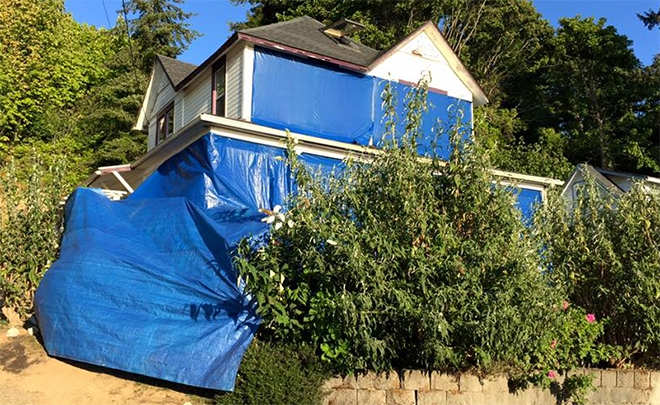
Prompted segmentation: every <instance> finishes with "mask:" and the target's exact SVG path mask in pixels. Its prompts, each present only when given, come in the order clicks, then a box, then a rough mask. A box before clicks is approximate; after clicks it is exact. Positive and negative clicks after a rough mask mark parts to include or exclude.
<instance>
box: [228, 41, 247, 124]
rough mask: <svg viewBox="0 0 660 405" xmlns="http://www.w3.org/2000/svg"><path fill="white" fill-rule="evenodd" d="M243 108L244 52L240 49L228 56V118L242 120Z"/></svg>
mask: <svg viewBox="0 0 660 405" xmlns="http://www.w3.org/2000/svg"><path fill="white" fill-rule="evenodd" d="M242 107H243V52H242V49H240V48H238V49H236V50H234V51H233V52H230V53H229V54H228V55H227V110H226V113H225V115H226V116H227V118H241V110H242Z"/></svg>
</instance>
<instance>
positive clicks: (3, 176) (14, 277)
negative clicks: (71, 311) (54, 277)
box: [0, 153, 69, 318]
mask: <svg viewBox="0 0 660 405" xmlns="http://www.w3.org/2000/svg"><path fill="white" fill-rule="evenodd" d="M65 177H66V164H65V161H64V159H63V158H61V159H59V160H54V163H53V164H52V165H49V166H45V165H44V164H43V161H42V159H41V158H40V156H38V154H36V153H34V154H33V155H32V156H31V157H30V158H28V159H23V160H21V161H17V160H14V159H11V160H10V161H9V162H8V163H7V164H6V165H5V166H4V167H0V241H1V243H0V258H2V259H1V260H0V296H1V297H0V298H2V301H4V303H2V302H0V304H2V305H3V306H6V307H8V308H11V309H13V310H14V311H16V312H17V313H18V314H19V315H20V316H21V317H23V318H26V317H27V316H28V314H29V313H30V312H31V311H32V301H33V298H34V292H35V290H36V287H37V285H38V284H39V281H41V277H42V276H43V274H44V272H45V271H46V270H47V269H48V267H49V266H50V263H51V262H52V261H53V260H55V258H56V256H57V252H58V249H59V242H60V237H61V232H62V229H61V225H62V223H61V215H62V206H61V204H60V202H61V201H62V198H63V197H64V196H66V195H67V191H68V190H69V185H68V184H67V183H66V180H65Z"/></svg>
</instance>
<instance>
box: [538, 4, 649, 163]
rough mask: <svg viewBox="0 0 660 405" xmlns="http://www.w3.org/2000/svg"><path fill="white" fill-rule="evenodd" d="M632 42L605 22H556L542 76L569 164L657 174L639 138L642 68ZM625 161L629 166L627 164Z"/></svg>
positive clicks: (553, 122)
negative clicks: (565, 145)
mask: <svg viewBox="0 0 660 405" xmlns="http://www.w3.org/2000/svg"><path fill="white" fill-rule="evenodd" d="M631 44H632V42H631V41H630V40H629V39H628V38H627V37H626V36H624V35H621V34H619V33H618V32H617V30H616V29H615V28H614V27H613V26H606V25H605V20H604V19H600V20H599V21H594V19H593V18H586V19H582V18H580V17H575V18H564V19H561V20H560V27H559V28H558V30H557V34H556V36H555V38H554V39H553V43H552V45H553V51H552V53H551V57H550V63H549V64H548V67H547V68H546V69H545V71H544V73H543V74H544V75H545V83H544V84H545V86H546V88H545V91H543V92H540V93H539V95H540V96H541V97H544V98H545V100H544V104H545V106H546V108H548V111H549V115H550V117H551V125H550V126H551V127H552V128H556V129H557V130H559V131H560V133H562V135H563V136H565V137H566V139H567V148H566V153H567V157H568V158H569V160H571V161H572V162H574V163H576V162H580V161H586V162H593V163H595V164H597V165H600V166H602V167H604V168H609V169H629V170H630V169H632V170H639V169H646V170H654V171H656V170H658V167H657V165H655V163H654V160H653V159H652V156H653V153H652V151H651V150H650V149H649V148H650V147H651V145H650V144H649V140H648V138H646V137H645V136H640V135H642V134H641V133H640V129H639V125H638V124H639V120H638V118H637V117H638V106H639V103H640V101H641V100H642V98H641V97H640V87H639V86H644V83H641V82H640V80H639V74H640V72H641V64H640V62H639V60H638V59H637V58H636V57H635V54H634V53H633V51H632V49H631ZM627 161H630V163H627Z"/></svg>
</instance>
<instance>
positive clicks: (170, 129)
mask: <svg viewBox="0 0 660 405" xmlns="http://www.w3.org/2000/svg"><path fill="white" fill-rule="evenodd" d="M173 134H174V102H172V103H170V104H169V105H168V106H167V107H165V108H163V109H162V111H161V112H160V113H159V114H158V118H157V119H156V145H160V144H161V143H163V142H164V141H165V140H166V139H167V138H169V137H171V136H172V135H173Z"/></svg>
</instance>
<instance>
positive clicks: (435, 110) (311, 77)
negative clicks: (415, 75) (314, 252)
mask: <svg viewBox="0 0 660 405" xmlns="http://www.w3.org/2000/svg"><path fill="white" fill-rule="evenodd" d="M254 58H255V59H254V77H253V79H252V117H251V121H252V122H253V123H255V124H259V125H263V126H266V127H271V128H278V129H288V130H291V131H292V132H296V133H300V134H306V135H313V136H317V137H319V138H324V139H330V140H333V141H339V142H344V143H349V144H359V145H365V146H367V145H376V146H380V145H381V142H382V139H381V138H382V134H383V133H384V132H385V131H384V130H385V123H384V122H383V120H382V117H383V116H384V110H383V98H382V96H383V92H384V91H385V88H386V86H387V85H389V86H390V87H391V90H390V91H391V93H392V95H394V97H395V100H396V101H395V110H396V115H397V120H396V121H397V122H398V123H399V128H398V129H399V131H398V133H403V132H404V131H403V128H404V126H405V118H406V113H407V108H406V105H407V101H408V100H407V99H406V97H407V96H408V95H409V94H411V91H412V89H413V87H411V85H410V84H408V83H399V82H391V81H387V80H383V79H379V78H377V77H374V76H369V75H361V74H358V73H354V72H349V71H346V70H342V69H339V68H336V67H333V66H332V65H330V64H323V63H321V62H318V61H310V60H304V59H301V58H299V57H296V56H290V55H284V54H282V53H279V52H276V51H271V50H268V49H264V48H259V47H256V48H255V56H254ZM422 74H423V72H420V78H421V77H422ZM427 101H428V107H429V109H430V110H431V112H429V113H426V114H424V117H425V119H423V120H422V124H421V128H420V132H421V133H423V134H425V138H424V139H420V140H419V143H420V145H419V146H420V149H419V152H420V154H422V155H426V156H429V155H437V156H438V157H440V158H442V159H447V158H448V157H449V154H450V147H449V136H448V135H447V134H448V133H449V130H450V128H449V126H451V125H456V124H457V123H460V124H458V125H461V126H462V130H463V132H464V134H465V136H466V137H467V136H469V134H470V131H471V123H472V106H471V103H470V102H468V101H465V100H460V99H457V98H454V97H450V96H448V95H446V94H441V93H438V92H436V91H433V90H430V91H429V92H428V94H427ZM432 117H443V118H444V119H445V122H438V121H437V120H435V119H433V118H432ZM438 130H440V132H441V134H440V136H439V137H438V139H434V136H433V134H438Z"/></svg>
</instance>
